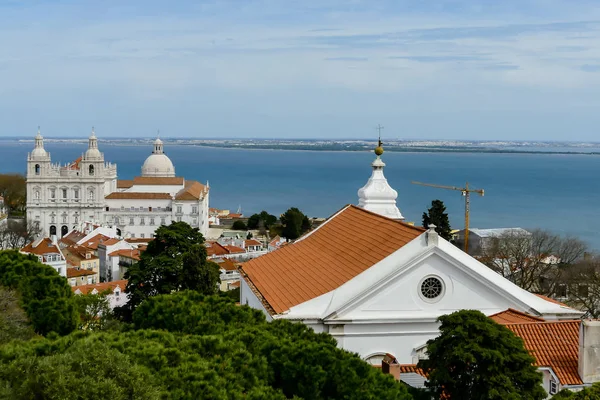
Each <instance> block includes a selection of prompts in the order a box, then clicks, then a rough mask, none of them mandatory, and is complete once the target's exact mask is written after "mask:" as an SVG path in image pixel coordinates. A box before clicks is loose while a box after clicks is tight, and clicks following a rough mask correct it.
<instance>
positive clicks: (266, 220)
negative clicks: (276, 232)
mask: <svg viewBox="0 0 600 400" xmlns="http://www.w3.org/2000/svg"><path fill="white" fill-rule="evenodd" d="M261 221H262V224H263V226H264V228H265V229H269V228H271V226H273V225H275V224H276V223H277V217H276V216H274V215H271V214H269V213H268V212H266V211H264V210H263V211H261V212H260V213H259V214H252V215H251V216H250V218H248V229H259V227H260V223H261Z"/></svg>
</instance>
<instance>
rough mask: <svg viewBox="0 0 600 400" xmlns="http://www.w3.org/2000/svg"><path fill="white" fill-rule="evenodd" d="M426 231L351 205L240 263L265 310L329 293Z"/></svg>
mask: <svg viewBox="0 0 600 400" xmlns="http://www.w3.org/2000/svg"><path fill="white" fill-rule="evenodd" d="M424 231H425V230H424V229H423V228H418V227H414V226H411V225H408V224H406V223H403V222H400V221H396V220H393V219H390V218H386V217H383V216H381V215H379V214H375V213H372V212H370V211H366V210H364V209H362V208H359V207H356V206H353V205H349V206H346V207H344V208H343V209H342V210H341V211H340V212H338V213H337V214H334V216H332V217H330V218H329V219H328V220H327V221H326V222H325V223H323V224H322V225H320V226H319V227H318V228H317V229H315V230H314V231H312V232H310V233H308V234H306V235H305V236H304V237H302V238H300V239H299V240H298V241H296V242H295V243H293V244H290V245H289V246H283V247H280V248H279V249H278V250H276V251H273V252H271V253H268V254H265V255H264V256H262V257H258V258H255V259H253V260H250V261H248V262H246V263H244V265H243V266H242V267H241V270H242V273H243V274H244V275H245V278H246V281H249V283H251V287H254V288H255V289H256V292H255V293H256V294H257V296H258V297H259V299H260V300H261V301H262V302H263V304H265V307H266V308H267V309H268V310H273V311H274V312H276V313H281V312H284V311H286V310H288V309H289V308H290V307H293V306H296V305H298V304H300V303H303V302H305V301H308V300H310V299H314V298H315V297H317V296H320V295H322V294H325V293H327V292H330V291H332V290H334V289H336V288H338V287H339V286H341V285H342V284H344V283H346V282H347V281H349V280H350V279H352V278H354V277H355V276H357V275H358V274H360V273H361V272H363V271H365V270H367V269H369V268H370V267H372V266H373V265H374V264H376V263H377V262H379V261H381V260H383V259H384V258H386V257H387V256H389V255H390V254H392V253H393V252H395V251H396V250H398V249H399V248H401V247H402V246H404V245H405V244H407V243H408V242H410V241H412V240H414V239H415V238H416V237H417V236H419V235H421V234H422V233H423V232H424Z"/></svg>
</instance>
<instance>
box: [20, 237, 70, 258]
mask: <svg viewBox="0 0 600 400" xmlns="http://www.w3.org/2000/svg"><path fill="white" fill-rule="evenodd" d="M34 245H35V246H34ZM21 251H22V252H23V253H31V254H36V255H38V256H43V255H44V254H55V253H57V254H60V251H59V249H58V247H57V246H56V245H55V244H54V243H52V240H50V239H49V238H43V239H42V240H40V241H39V243H37V241H33V242H31V243H29V244H28V245H26V246H25V247H23V248H22V249H21Z"/></svg>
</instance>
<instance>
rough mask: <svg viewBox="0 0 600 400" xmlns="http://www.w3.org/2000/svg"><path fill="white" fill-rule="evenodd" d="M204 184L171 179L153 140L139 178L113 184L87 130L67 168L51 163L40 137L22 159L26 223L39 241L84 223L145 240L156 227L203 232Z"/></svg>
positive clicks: (112, 173)
mask: <svg viewBox="0 0 600 400" xmlns="http://www.w3.org/2000/svg"><path fill="white" fill-rule="evenodd" d="M209 191H210V188H209V186H208V184H206V185H203V184H202V183H200V182H196V181H191V180H186V179H185V178H183V177H177V176H176V175H175V167H174V166H173V163H172V162H171V160H170V159H169V157H167V155H166V154H164V149H163V142H162V141H161V140H160V139H156V141H155V142H154V144H153V151H152V154H150V156H149V157H148V158H147V159H146V161H145V162H144V164H143V166H142V174H141V176H138V177H135V178H134V179H132V180H118V179H117V166H116V165H115V164H112V163H109V162H105V161H104V154H103V153H101V152H100V151H99V149H98V139H97V138H96V135H95V133H94V130H92V134H91V135H90V137H89V141H88V149H87V151H86V152H85V153H84V154H83V155H82V156H81V157H79V158H78V159H76V160H75V161H73V162H72V163H69V164H67V165H59V164H56V163H52V161H51V157H50V153H48V152H47V151H46V150H45V149H44V139H43V137H42V135H41V134H40V132H39V131H38V134H37V135H36V137H35V147H34V149H33V151H32V152H31V153H30V154H29V155H28V157H27V219H28V221H31V222H33V223H34V224H36V225H38V226H39V227H40V229H41V230H42V235H44V236H50V237H52V236H57V237H62V236H64V235H66V234H67V233H68V232H69V231H71V230H73V229H79V228H80V227H81V226H82V225H83V224H84V223H92V224H97V225H104V226H114V227H115V228H116V229H117V233H118V234H119V235H120V236H122V237H124V238H136V237H137V238H150V237H152V236H153V234H154V231H155V230H156V229H157V228H158V227H159V226H161V225H168V224H170V223H171V222H174V221H184V222H187V223H188V224H190V225H191V226H192V227H195V228H198V229H199V230H200V232H201V233H202V234H203V235H206V233H207V232H208V211H209Z"/></svg>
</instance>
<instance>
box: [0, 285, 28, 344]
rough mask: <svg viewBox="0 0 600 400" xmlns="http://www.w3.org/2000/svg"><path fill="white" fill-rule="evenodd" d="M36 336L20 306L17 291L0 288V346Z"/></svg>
mask: <svg viewBox="0 0 600 400" xmlns="http://www.w3.org/2000/svg"><path fill="white" fill-rule="evenodd" d="M34 336H35V332H34V331H33V327H32V326H31V322H30V321H29V318H27V314H25V311H24V310H23V309H22V308H21V306H20V305H19V295H18V293H17V292H16V291H14V290H11V289H7V288H5V287H2V286H0V345H2V344H4V343H7V342H10V341H11V340H14V339H17V340H29V339H31V338H32V337H34Z"/></svg>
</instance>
